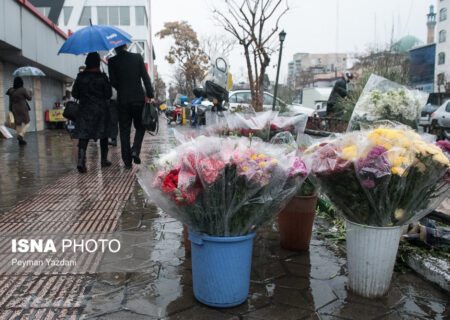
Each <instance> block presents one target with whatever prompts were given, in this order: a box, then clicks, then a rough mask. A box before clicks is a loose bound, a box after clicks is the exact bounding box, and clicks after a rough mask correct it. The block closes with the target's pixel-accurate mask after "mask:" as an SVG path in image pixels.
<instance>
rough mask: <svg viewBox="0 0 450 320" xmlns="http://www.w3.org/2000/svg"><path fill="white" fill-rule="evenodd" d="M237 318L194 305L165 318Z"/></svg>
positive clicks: (170, 319) (192, 319)
mask: <svg viewBox="0 0 450 320" xmlns="http://www.w3.org/2000/svg"><path fill="white" fill-rule="evenodd" d="M185 319H190V320H212V319H214V320H239V318H238V317H237V316H233V315H230V314H226V313H224V312H220V311H218V310H214V309H212V308H208V307H203V306H194V307H193V308H190V309H188V310H185V311H182V312H179V313H175V314H172V315H170V316H169V317H167V320H185Z"/></svg>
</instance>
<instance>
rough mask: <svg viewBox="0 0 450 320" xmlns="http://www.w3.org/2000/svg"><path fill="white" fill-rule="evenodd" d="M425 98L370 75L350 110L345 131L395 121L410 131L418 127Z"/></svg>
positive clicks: (426, 96) (417, 91) (422, 94)
mask: <svg viewBox="0 0 450 320" xmlns="http://www.w3.org/2000/svg"><path fill="white" fill-rule="evenodd" d="M427 99H428V94H427V93H425V92H423V91H419V90H411V89H408V88H406V87H405V86H402V85H400V84H398V83H395V82H392V81H390V80H388V79H385V78H383V77H380V76H377V75H374V74H372V75H371V76H370V78H369V80H368V81H367V84H366V86H365V87H364V90H363V92H362V93H361V96H360V97H359V100H358V102H357V103H356V106H355V109H354V110H353V114H352V117H351V119H350V123H349V125H348V131H353V130H359V129H361V128H365V127H366V126H368V125H371V124H372V123H373V122H376V121H381V120H390V121H395V122H398V123H401V124H404V125H408V126H410V127H412V128H414V129H417V128H418V126H419V118H420V112H421V108H422V106H424V105H425V104H426V102H427Z"/></svg>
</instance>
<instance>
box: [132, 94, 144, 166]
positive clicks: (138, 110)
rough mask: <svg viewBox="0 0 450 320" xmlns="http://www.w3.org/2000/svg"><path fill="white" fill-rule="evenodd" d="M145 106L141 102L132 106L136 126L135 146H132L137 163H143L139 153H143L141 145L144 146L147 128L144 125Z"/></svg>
mask: <svg viewBox="0 0 450 320" xmlns="http://www.w3.org/2000/svg"><path fill="white" fill-rule="evenodd" d="M143 108H144V105H143V104H141V103H139V104H134V105H133V106H132V109H131V110H132V112H133V114H132V116H133V125H134V128H135V129H136V132H135V134H134V142H133V147H132V148H131V151H132V156H133V159H134V162H135V163H136V164H139V163H141V159H140V158H139V154H140V153H141V146H142V140H144V135H145V128H144V126H143V125H142V110H143Z"/></svg>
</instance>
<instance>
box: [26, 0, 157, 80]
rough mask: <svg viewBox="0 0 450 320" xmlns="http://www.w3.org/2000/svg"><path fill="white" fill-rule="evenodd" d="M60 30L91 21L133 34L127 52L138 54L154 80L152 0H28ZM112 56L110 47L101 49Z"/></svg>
mask: <svg viewBox="0 0 450 320" xmlns="http://www.w3.org/2000/svg"><path fill="white" fill-rule="evenodd" d="M31 2H32V3H33V4H34V5H35V6H36V7H37V8H38V9H39V10H40V11H41V12H42V13H43V14H45V15H46V16H47V17H49V19H50V18H51V19H53V22H54V23H56V24H57V25H58V26H59V27H60V28H61V29H62V30H63V31H65V32H67V33H69V34H70V33H72V32H75V31H77V30H79V29H81V28H84V27H86V26H88V25H90V24H91V23H92V24H103V25H113V26H117V27H119V28H120V29H122V30H124V31H126V32H128V33H129V34H130V35H131V36H132V40H133V41H132V43H131V44H129V45H128V47H129V51H131V52H135V53H140V54H141V55H142V57H143V58H144V61H145V63H146V65H147V67H148V71H149V74H150V76H151V78H152V80H153V71H154V64H153V61H154V50H153V47H152V29H151V20H150V8H151V0H83V1H81V0H31ZM102 55H103V56H104V57H106V58H107V57H109V56H112V55H114V52H113V50H111V51H110V52H103V53H102Z"/></svg>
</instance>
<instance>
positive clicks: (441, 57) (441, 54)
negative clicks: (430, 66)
mask: <svg viewBox="0 0 450 320" xmlns="http://www.w3.org/2000/svg"><path fill="white" fill-rule="evenodd" d="M438 64H445V52H439V55H438Z"/></svg>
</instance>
